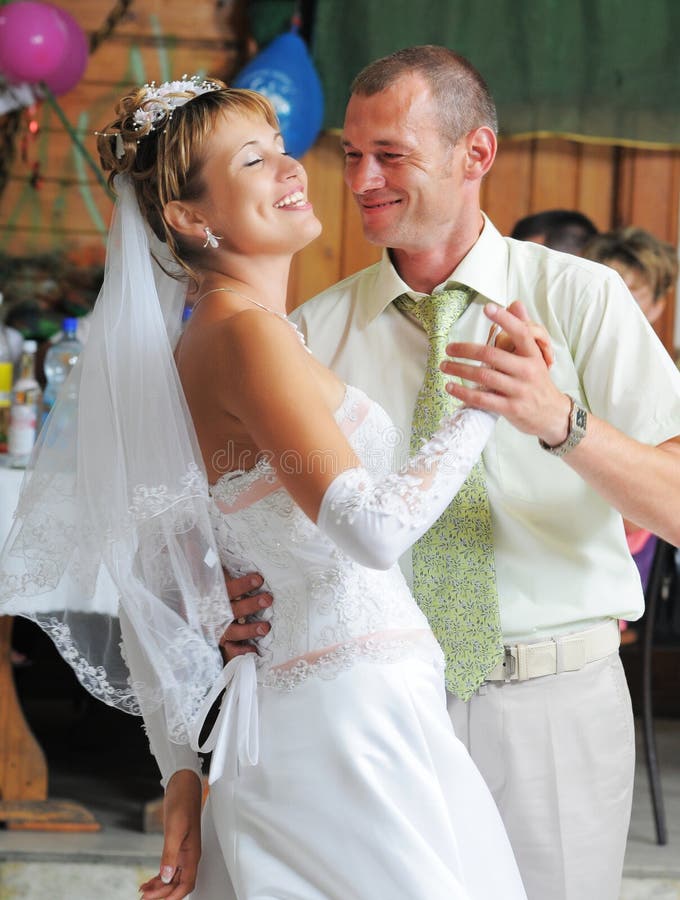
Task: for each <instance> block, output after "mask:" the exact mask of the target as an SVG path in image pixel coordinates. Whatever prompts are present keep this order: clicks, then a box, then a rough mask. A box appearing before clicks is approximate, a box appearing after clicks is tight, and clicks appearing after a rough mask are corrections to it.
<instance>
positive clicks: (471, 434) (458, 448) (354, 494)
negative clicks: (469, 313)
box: [317, 408, 497, 569]
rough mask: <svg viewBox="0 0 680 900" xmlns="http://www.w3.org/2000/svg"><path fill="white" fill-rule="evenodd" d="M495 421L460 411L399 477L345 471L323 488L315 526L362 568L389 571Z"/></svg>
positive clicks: (455, 485) (446, 498)
mask: <svg viewBox="0 0 680 900" xmlns="http://www.w3.org/2000/svg"><path fill="white" fill-rule="evenodd" d="M496 418H497V417H496V416H495V415H493V414H492V413H488V412H485V411H484V410H480V409H467V408H465V409H459V410H457V411H456V412H455V413H454V414H453V415H451V416H448V417H447V418H445V419H442V421H441V422H440V424H439V428H438V429H437V431H436V432H435V433H434V434H433V436H432V437H431V438H430V440H429V441H427V443H426V444H424V445H423V447H422V448H421V449H420V450H419V451H418V452H417V453H416V454H415V455H414V456H412V457H411V459H409V461H408V463H407V464H406V465H405V466H404V468H403V469H402V470H401V471H400V472H394V473H390V474H389V475H386V476H384V477H382V478H380V479H379V480H377V481H376V480H374V479H373V478H372V477H371V475H370V474H369V473H368V471H367V470H366V469H365V468H363V467H361V468H354V469H346V470H345V471H344V472H341V473H340V474H339V475H338V477H337V478H335V479H334V480H333V481H332V482H331V484H330V485H329V486H328V488H327V490H326V493H325V494H324V496H323V500H322V501H321V507H320V508H319V516H318V519H317V525H318V527H319V528H320V529H321V530H322V531H323V532H324V534H326V535H327V536H328V537H329V538H330V539H331V540H332V541H333V542H334V543H335V544H337V545H338V547H340V549H341V550H342V551H343V552H344V553H346V554H347V555H348V556H351V557H352V558H353V559H355V560H356V561H357V562H359V563H361V565H364V566H369V567H370V568H372V569H389V568H390V567H391V566H392V565H394V563H395V562H396V561H397V560H398V559H399V557H400V556H401V555H402V553H403V552H404V551H405V550H407V549H408V548H409V547H410V546H411V545H412V544H414V543H415V542H416V541H417V540H418V538H419V537H420V536H421V535H423V534H424V533H425V532H426V531H427V529H428V528H429V527H430V526H431V525H432V524H433V523H434V522H435V521H436V520H437V519H438V518H439V516H440V515H441V514H442V513H443V512H444V510H445V509H446V507H447V506H448V505H449V503H450V502H451V500H452V499H453V498H454V497H455V496H456V494H457V493H458V491H459V490H460V488H461V486H462V484H463V482H464V481H465V479H466V478H467V476H468V474H469V472H470V470H471V469H472V467H473V465H474V464H475V462H476V460H477V458H478V457H479V454H480V453H481V452H482V450H483V449H484V446H485V444H486V442H487V441H488V439H489V437H490V435H491V432H492V431H493V428H494V425H495V424H496Z"/></svg>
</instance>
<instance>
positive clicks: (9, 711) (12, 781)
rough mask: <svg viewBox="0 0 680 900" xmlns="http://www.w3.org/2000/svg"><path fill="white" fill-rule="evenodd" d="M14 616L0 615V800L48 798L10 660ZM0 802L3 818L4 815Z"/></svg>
mask: <svg viewBox="0 0 680 900" xmlns="http://www.w3.org/2000/svg"><path fill="white" fill-rule="evenodd" d="M11 634H12V617H11V616H0V800H1V801H2V804H6V803H14V802H18V801H27V800H30V801H43V800H46V799H47V763H46V761H45V756H44V754H43V752H42V749H41V748H40V745H39V744H38V742H37V741H36V739H35V737H34V736H33V733H32V731H31V729H30V728H29V727H28V723H27V722H26V719H25V718H24V713H23V710H22V709H21V706H20V704H19V701H18V699H17V695H16V689H15V686H14V674H13V672H12V665H11V662H10V645H11ZM2 804H0V821H3V819H2Z"/></svg>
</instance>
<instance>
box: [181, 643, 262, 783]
mask: <svg viewBox="0 0 680 900" xmlns="http://www.w3.org/2000/svg"><path fill="white" fill-rule="evenodd" d="M256 656H257V654H255V653H245V654H243V655H242V656H236V657H234V659H232V660H230V661H229V662H228V663H227V665H226V666H225V667H224V668H223V669H222V671H221V673H220V676H219V678H218V679H217V681H216V682H215V684H214V685H213V686H212V688H211V690H210V693H209V694H208V696H207V697H206V698H205V700H204V701H203V705H202V706H201V709H200V711H199V714H198V716H197V717H196V723H195V725H194V727H193V729H192V732H191V747H192V749H193V750H196V751H197V752H198V753H210V752H212V760H211V762H210V772H209V774H208V784H214V782H216V781H217V780H218V779H219V778H220V777H221V776H222V774H223V773H225V772H226V773H227V775H228V776H229V777H230V778H234V777H236V775H237V774H238V771H239V767H240V766H256V765H257V763H258V760H259V754H260V749H259V748H260V735H259V721H258V718H259V717H258V703H257V674H256V667H255V657H256ZM222 692H224V694H223V697H222V700H221V701H220V711H219V713H218V714H217V718H216V719H215V722H214V724H213V726H212V728H211V729H210V732H209V734H208V736H207V737H206V739H205V740H204V741H203V743H201V740H200V737H201V730H202V728H203V725H204V724H205V720H206V718H207V716H208V714H209V713H210V710H211V709H212V707H213V705H214V703H215V702H216V700H217V699H218V698H219V696H220V694H221V693H222Z"/></svg>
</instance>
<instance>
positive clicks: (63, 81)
mask: <svg viewBox="0 0 680 900" xmlns="http://www.w3.org/2000/svg"><path fill="white" fill-rule="evenodd" d="M54 9H55V11H56V12H57V15H58V16H59V18H60V19H61V20H62V22H63V23H64V25H65V26H66V34H67V41H66V52H65V53H64V58H63V59H62V61H61V65H59V66H58V67H57V68H56V69H55V70H54V72H51V73H50V74H49V75H46V76H45V78H44V79H43V80H44V82H45V84H46V85H47V87H48V88H49V89H50V90H51V91H52V93H53V94H56V95H57V96H59V94H65V93H67V91H70V90H71V88H73V87H75V86H76V85H77V84H78V82H79V81H80V79H81V78H82V75H83V72H84V71H85V69H86V68H87V59H88V55H89V52H90V42H89V41H88V39H87V37H86V36H85V32H84V31H83V29H82V28H81V27H80V25H79V24H78V23H77V22H76V20H75V19H74V18H73V16H71V15H69V13H67V12H66V11H65V10H63V9H60V8H59V7H58V6H55V7H54Z"/></svg>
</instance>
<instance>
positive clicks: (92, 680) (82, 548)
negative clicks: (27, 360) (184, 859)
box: [0, 176, 231, 742]
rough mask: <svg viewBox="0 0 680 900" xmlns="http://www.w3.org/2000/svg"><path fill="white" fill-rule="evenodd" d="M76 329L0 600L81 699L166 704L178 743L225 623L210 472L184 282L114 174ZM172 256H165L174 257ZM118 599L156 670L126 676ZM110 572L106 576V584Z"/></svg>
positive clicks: (218, 663) (131, 707)
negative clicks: (184, 343) (100, 248)
mask: <svg viewBox="0 0 680 900" xmlns="http://www.w3.org/2000/svg"><path fill="white" fill-rule="evenodd" d="M115 187H116V191H117V197H118V199H117V203H116V209H115V212H114V218H113V221H112V225H111V229H110V234H109V241H108V247H107V258H106V270H105V275H104V283H103V286H102V289H101V292H100V294H99V297H98V299H97V303H96V305H95V308H94V311H93V313H92V324H91V330H90V334H89V338H88V341H87V344H86V346H85V348H84V349H83V351H82V353H81V355H80V357H79V359H78V362H77V364H76V366H75V368H74V370H73V372H72V373H71V375H70V376H69V378H68V380H67V382H66V384H65V386H64V389H63V391H62V393H61V395H60V397H59V399H58V401H57V403H56V404H55V406H54V408H53V410H52V413H51V414H50V416H49V418H48V420H47V422H46V424H45V426H44V427H43V429H42V432H41V434H40V436H39V439H38V442H37V444H36V448H35V450H34V453H33V455H32V457H31V461H30V464H29V466H28V468H27V471H26V474H25V477H24V482H23V485H22V490H21V495H20V499H19V504H18V507H17V512H16V516H15V521H14V525H13V528H12V530H11V532H10V535H9V537H8V539H7V542H6V544H5V546H4V548H3V551H2V555H1V557H0V579H1V580H0V585H1V586H0V613H4V614H18V615H23V616H26V617H28V618H30V619H32V620H34V621H35V622H37V623H38V624H39V625H40V626H41V627H42V628H43V629H44V630H45V631H46V632H47V633H48V634H49V635H50V637H51V638H52V640H53V641H54V643H55V644H56V646H57V647H58V649H59V651H60V653H61V654H62V655H63V656H64V658H65V659H66V660H67V661H68V662H69V663H70V665H71V666H72V667H73V669H74V671H75V673H76V675H77V677H78V679H79V680H80V681H81V683H82V684H83V685H84V686H85V687H86V688H87V690H88V691H90V693H92V694H93V695H94V696H95V697H97V698H98V699H100V700H103V701H104V702H106V703H108V704H109V705H111V706H117V707H119V708H121V709H123V710H125V711H127V712H133V713H140V712H141V710H140V705H143V706H144V709H145V711H147V710H149V709H153V708H155V707H157V706H158V705H159V704H161V703H162V704H164V706H165V715H166V719H167V722H168V728H169V736H170V737H171V739H172V740H175V741H179V742H185V741H186V740H188V737H189V734H190V732H191V728H192V723H193V722H194V720H195V719H196V717H197V714H198V712H199V709H200V706H201V703H202V701H203V700H204V698H205V695H206V694H207V693H208V691H209V690H210V688H211V686H212V685H213V683H214V682H215V681H216V680H217V678H218V676H219V673H220V671H221V669H222V660H221V657H220V653H219V645H218V641H219V638H220V637H221V635H222V633H223V631H224V628H225V627H226V626H227V625H228V624H229V622H230V621H231V609H230V605H229V602H228V599H227V595H226V590H225V585H224V578H223V573H222V569H221V566H220V564H219V560H218V555H217V548H216V545H215V540H214V537H213V532H212V528H211V523H210V518H209V506H208V484H207V478H206V475H205V471H204V468H203V463H202V459H201V455H200V452H199V449H198V443H197V440H196V435H195V432H194V428H193V424H192V422H191V418H190V416H189V412H188V409H187V406H186V402H185V399H184V395H183V392H182V388H181V385H180V381H179V377H178V373H177V369H176V367H175V363H174V359H173V348H174V346H175V343H176V340H177V338H178V336H179V331H180V323H181V316H182V310H183V306H184V295H185V288H184V286H183V285H182V284H181V282H178V281H177V280H175V279H173V278H171V277H169V276H168V275H166V274H165V273H164V272H163V271H162V269H161V267H160V266H159V265H158V264H157V263H156V262H153V261H152V256H151V251H153V253H154V255H155V256H157V257H159V258H161V259H162V263H163V267H164V268H168V266H170V265H171V264H170V262H169V261H167V265H166V260H167V257H168V255H169V254H168V253H167V251H165V254H164V255H165V259H163V257H162V256H161V254H163V251H164V246H163V245H162V244H161V243H160V242H159V241H157V240H156V238H155V237H153V236H152V235H150V233H149V231H148V229H147V227H146V226H145V224H144V222H143V220H142V217H141V214H140V212H139V208H138V205H137V200H136V198H135V192H134V188H133V186H132V183H131V182H130V181H129V179H128V178H127V177H124V176H118V177H117V179H116V182H115ZM172 265H176V264H174V263H173V264H172ZM109 577H110V579H112V580H113V583H114V584H115V589H116V591H117V594H118V602H119V603H120V605H121V606H122V607H123V608H124V610H125V613H126V614H127V616H128V618H129V619H130V621H131V623H132V625H133V627H134V628H135V631H136V633H137V636H138V639H139V644H140V646H141V647H142V648H143V650H144V652H145V654H146V656H147V657H148V661H149V663H150V664H151V666H152V667H153V670H154V672H155V674H156V676H157V683H156V684H155V685H151V684H144V685H134V686H133V685H132V684H130V682H129V673H128V669H127V666H126V665H125V662H124V659H123V654H122V652H121V646H120V625H119V621H118V615H117V612H118V610H117V609H115V608H114V609H112V608H111V604H110V603H106V602H102V599H101V598H102V596H103V595H104V594H103V591H104V588H105V582H106V581H107V580H108V579H109ZM109 584H110V582H109Z"/></svg>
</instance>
